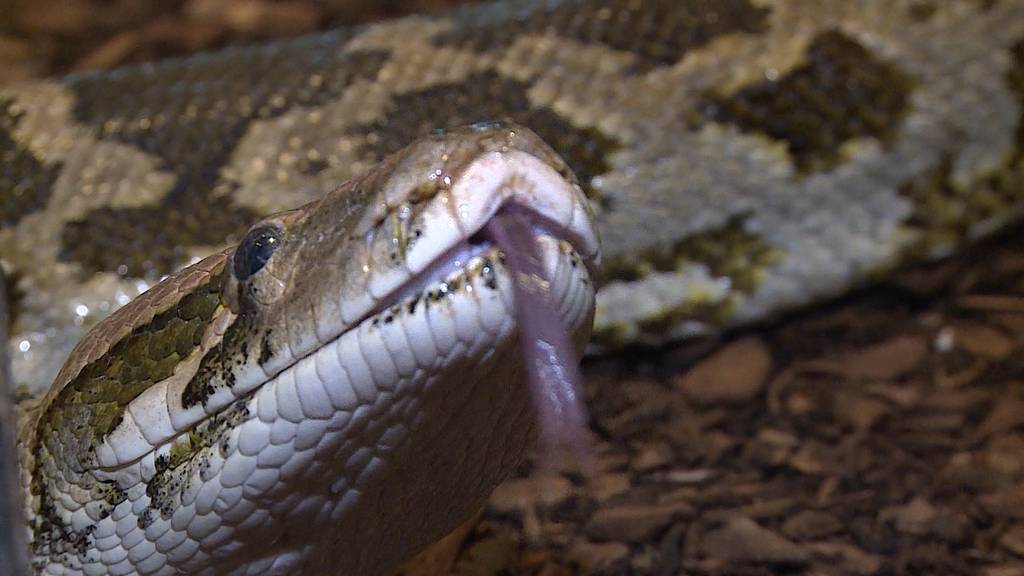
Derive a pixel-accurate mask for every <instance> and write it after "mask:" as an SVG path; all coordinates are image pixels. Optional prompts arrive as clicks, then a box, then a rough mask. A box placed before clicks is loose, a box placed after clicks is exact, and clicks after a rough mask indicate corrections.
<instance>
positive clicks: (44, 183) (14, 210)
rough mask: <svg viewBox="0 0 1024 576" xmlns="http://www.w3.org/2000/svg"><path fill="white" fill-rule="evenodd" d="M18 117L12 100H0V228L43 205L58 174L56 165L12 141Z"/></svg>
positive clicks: (58, 168)
mask: <svg viewBox="0 0 1024 576" xmlns="http://www.w3.org/2000/svg"><path fill="white" fill-rule="evenodd" d="M21 116H22V114H21V113H18V112H16V111H15V110H14V102H13V100H11V99H0V167H2V169H0V229H3V228H7V227H10V226H15V225H17V224H18V222H19V221H20V220H21V219H22V218H23V217H25V216H26V215H28V214H31V213H33V212H36V211H38V210H40V209H42V208H43V207H45V206H46V203H47V202H48V201H49V199H50V194H51V193H52V192H53V184H54V182H56V181H57V176H58V175H59V174H60V168H61V166H60V164H55V165H52V166H47V165H45V164H44V163H43V162H42V161H41V160H39V159H38V158H36V156H35V154H33V153H32V151H30V150H28V149H26V148H22V147H21V146H19V145H18V143H17V142H16V141H15V140H14V134H13V132H14V129H15V128H16V127H17V125H18V122H20V121H21Z"/></svg>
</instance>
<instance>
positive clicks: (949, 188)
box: [900, 39, 1024, 257]
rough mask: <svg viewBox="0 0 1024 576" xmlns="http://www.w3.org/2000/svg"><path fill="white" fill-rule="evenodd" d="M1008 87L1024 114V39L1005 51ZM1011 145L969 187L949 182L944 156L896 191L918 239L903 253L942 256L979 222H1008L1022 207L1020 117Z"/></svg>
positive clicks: (1023, 124) (1023, 122) (1023, 132)
mask: <svg viewBox="0 0 1024 576" xmlns="http://www.w3.org/2000/svg"><path fill="white" fill-rule="evenodd" d="M1010 54H1011V57H1012V65H1011V66H1010V70H1009V71H1008V72H1007V84H1008V85H1009V86H1010V89H1011V90H1012V91H1013V93H1014V94H1015V96H1016V97H1017V102H1018V105H1019V109H1020V110H1024V39H1022V40H1021V41H1019V42H1017V43H1016V44H1014V45H1013V46H1012V47H1011V49H1010ZM1014 134H1015V146H1014V149H1013V150H1012V151H1011V152H1010V154H1009V155H1008V156H1007V158H1006V159H1005V161H1004V162H1003V163H1002V164H1001V165H1000V166H999V167H997V168H996V169H995V170H993V171H991V172H990V173H988V174H985V175H982V176H981V177H979V178H975V179H973V180H972V181H971V182H969V183H968V184H963V183H957V182H956V181H954V179H953V178H952V172H953V161H952V158H951V157H950V156H948V155H947V156H946V157H945V158H944V159H943V161H942V162H940V163H939V165H938V166H937V167H936V168H935V169H933V170H931V171H930V172H929V173H927V174H925V175H924V176H922V177H919V178H916V179H914V180H912V181H910V182H908V183H906V184H904V186H903V187H901V188H900V193H901V194H902V195H903V196H904V197H906V198H908V199H909V200H910V201H911V202H912V205H913V213H912V214H911V216H910V218H909V219H908V220H907V221H906V222H905V225H907V226H908V227H910V228H912V229H913V230H915V231H917V232H918V233H919V234H920V236H919V238H918V239H917V240H916V241H915V242H914V243H913V244H912V245H911V246H910V247H909V248H908V249H907V251H908V253H909V254H910V255H911V256H913V257H928V256H930V255H933V254H935V253H943V252H945V251H947V250H949V249H951V248H952V247H954V246H958V245H960V244H962V243H963V242H964V240H967V239H969V237H970V236H971V232H972V230H973V229H974V228H975V227H976V226H977V225H978V224H980V223H983V222H986V221H989V220H994V219H999V218H1008V217H1010V216H1011V215H1012V214H1013V213H1014V211H1015V210H1016V211H1020V209H1021V206H1022V204H1024V114H1021V115H1020V116H1019V117H1018V120H1017V127H1016V131H1015V133H1014Z"/></svg>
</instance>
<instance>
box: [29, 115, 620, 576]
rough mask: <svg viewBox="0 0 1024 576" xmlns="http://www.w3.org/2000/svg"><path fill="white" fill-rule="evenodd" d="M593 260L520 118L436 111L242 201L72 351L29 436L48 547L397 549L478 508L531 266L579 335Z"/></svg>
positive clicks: (362, 570) (88, 557) (561, 189)
mask: <svg viewBox="0 0 1024 576" xmlns="http://www.w3.org/2000/svg"><path fill="white" fill-rule="evenodd" d="M511 214H515V217H514V219H512V217H511V216H509V215H511ZM513 222H514V223H515V226H512V228H515V232H514V233H512V234H503V233H502V232H501V230H505V231H508V230H510V229H511V228H509V226H507V225H503V224H510V223H513ZM499 237H502V238H505V240H500V241H499ZM510 238H511V240H509V239H510ZM499 242H505V245H504V248H505V250H503V249H502V248H503V247H502V246H499V245H498V243H499ZM513 248H514V250H513ZM521 248H522V249H524V250H525V251H521V250H520V249H521ZM513 251H514V252H516V253H520V252H522V253H528V254H529V257H530V258H531V259H532V260H533V262H534V264H532V265H530V266H532V267H526V266H523V267H520V269H518V270H514V269H512V266H511V264H510V262H509V261H508V260H510V259H507V258H506V256H512V255H513V254H512V253H513ZM506 253H507V254H506ZM599 265H600V248H599V244H598V240H597V237H596V235H595V233H594V229H593V226H592V224H591V213H590V210H589V206H588V204H587V200H586V198H585V197H584V195H583V193H582V191H581V190H580V187H579V185H578V184H577V183H576V180H575V178H574V177H573V176H572V174H571V172H570V171H569V169H568V168H567V167H566V165H565V163H564V162H563V161H562V160H561V159H560V158H559V157H558V156H557V155H556V154H555V153H554V152H552V151H551V149H550V148H548V147H547V146H546V145H545V144H544V143H543V142H541V140H540V139H539V138H538V137H537V136H535V135H534V134H533V133H532V132H530V131H529V130H527V129H525V128H521V127H518V126H512V125H503V124H491V125H478V126H473V127H468V128H463V129H457V130H452V131H449V132H445V133H437V134H434V135H431V136H430V137H428V138H425V139H423V140H421V141H420V142H418V143H415V144H412V145H411V146H409V147H408V148H406V149H404V150H402V151H400V152H398V153H397V154H395V155H393V156H391V157H390V158H388V159H386V160H385V161H383V162H382V163H381V164H380V165H378V166H377V167H375V168H374V169H372V170H371V171H370V172H368V173H366V174H364V175H363V176H361V177H358V178H356V179H354V180H352V181H350V182H348V183H346V184H344V185H342V186H341V187H339V188H338V189H336V190H333V191H331V192H329V193H327V194H326V195H325V196H324V197H323V198H321V199H320V200H318V201H316V202H313V203H310V204H308V205H306V206H303V207H301V208H298V209H295V210H292V211H289V212H286V213H282V214H278V215H275V216H271V217H269V218H266V219H264V220H262V221H260V222H258V223H256V224H254V225H253V226H252V228H251V229H250V230H249V232H248V233H247V234H246V236H245V237H244V238H243V240H242V242H241V243H240V244H239V245H238V246H237V247H236V248H234V249H233V250H229V251H227V252H225V253H222V254H218V255H215V256H212V257H210V258H208V259H207V260H204V261H202V262H200V263H198V264H196V265H195V266H193V267H191V268H188V269H185V270H184V271H182V272H181V273H179V274H177V275H175V276H172V277H171V278H169V279H167V280H166V281H165V282H164V283H163V284H161V285H158V286H156V287H154V289H153V293H152V294H151V295H149V296H143V297H142V298H140V299H139V300H137V301H135V302H133V303H131V304H129V305H128V306H126V307H125V308H123V309H122V310H120V311H118V312H117V313H115V314H114V315H113V316H111V318H110V319H108V321H105V322H104V323H101V324H100V325H98V326H97V329H96V330H97V331H98V334H99V335H97V336H93V337H91V339H90V338H89V337H87V339H86V341H84V342H83V343H82V344H81V345H80V348H81V350H82V351H81V352H80V353H79V354H80V356H79V358H78V360H73V361H72V362H71V363H69V366H68V367H66V368H65V371H64V373H62V378H63V380H62V381H61V382H58V384H57V385H56V386H55V387H54V392H52V394H51V397H50V398H49V404H48V408H44V410H43V416H42V417H41V418H40V420H39V422H40V425H39V430H40V431H41V432H40V435H39V441H38V442H37V443H36V445H35V446H36V449H35V451H34V453H33V456H32V458H31V459H34V460H35V462H36V463H37V464H35V468H34V469H35V471H36V477H37V478H41V479H44V480H41V481H39V482H37V483H35V484H34V485H33V492H35V495H36V496H37V498H36V500H35V502H36V506H37V509H38V510H46V512H45V513H40V514H38V515H39V516H43V517H45V518H44V519H45V522H44V521H40V522H39V523H38V524H37V528H36V533H35V534H36V536H35V539H34V544H33V545H34V548H35V551H36V553H37V557H48V558H53V559H57V560H54V561H56V562H61V563H64V562H72V563H73V564H74V565H75V566H86V565H89V564H90V562H96V563H98V562H100V559H99V557H98V556H97V555H96V554H94V553H95V552H96V550H98V549H109V548H104V547H115V548H116V547H117V546H122V547H125V550H126V551H127V544H126V543H128V542H132V543H134V542H144V543H145V542H148V543H149V544H144V545H145V546H148V547H147V548H146V551H147V552H148V553H149V555H148V556H146V557H145V558H135V557H133V556H132V552H131V551H127V555H126V556H125V557H126V558H127V559H128V560H127V561H130V562H136V561H137V562H139V563H140V564H141V563H142V562H144V561H145V562H148V563H149V564H146V566H149V565H165V566H168V567H171V568H173V569H175V570H180V571H184V572H186V573H193V572H195V571H197V570H199V569H204V570H213V571H216V572H228V571H232V570H239V571H250V572H251V571H254V570H271V571H274V572H287V573H325V572H326V571H328V570H330V571H331V572H335V573H349V574H378V573H384V572H386V571H388V570H390V569H392V568H394V567H395V566H396V565H397V563H399V562H401V561H402V560H404V559H405V558H407V557H408V556H410V555H411V554H413V553H414V552H415V551H417V550H418V549H419V548H421V547H422V546H424V545H426V544H428V543H429V542H431V541H433V540H434V539H436V538H438V537H440V536H442V535H443V534H445V533H446V532H448V531H449V530H451V529H453V528H454V527H455V526H457V525H458V524H460V523H461V522H462V521H463V520H464V519H465V518H466V517H468V516H469V515H470V514H472V513H473V512H475V511H476V510H478V509H479V507H480V506H482V505H483V503H484V502H485V501H486V499H487V497H488V495H489V494H490V491H491V490H492V489H493V487H494V486H495V485H497V483H498V482H500V481H501V480H502V479H503V478H505V477H506V476H507V475H508V474H509V473H510V472H511V471H512V469H513V468H514V467H515V465H516V464H517V463H518V462H519V460H520V458H521V456H522V455H523V453H524V451H525V450H526V449H527V448H528V447H529V446H530V444H531V442H532V440H533V438H534V437H535V428H536V421H537V418H536V416H537V409H536V405H535V403H534V402H533V400H532V395H531V392H530V390H529V387H528V386H526V385H525V380H526V379H527V376H526V374H527V370H526V368H525V367H524V365H525V364H527V362H525V361H524V357H523V353H522V351H523V349H524V347H523V346H521V341H522V338H520V337H519V336H520V335H519V332H520V331H521V328H522V326H523V325H525V324H523V325H521V323H520V321H519V320H520V318H522V316H520V315H517V313H516V307H517V302H516V300H517V299H521V300H522V301H521V302H519V303H518V306H519V307H520V308H524V307H531V306H533V304H536V303H538V302H539V300H533V301H531V300H529V299H528V297H523V296H522V295H521V294H520V293H521V292H522V290H519V288H522V287H523V286H524V285H525V284H524V283H526V282H529V281H536V282H539V283H540V284H543V285H544V294H545V296H544V300H545V303H544V304H543V305H544V306H547V308H544V310H547V312H543V313H541V314H540V315H537V314H534V318H538V317H541V318H543V317H557V320H558V323H559V325H560V326H563V327H564V329H563V328H560V330H564V339H565V341H566V342H567V343H568V344H566V345H563V346H561V348H562V349H575V350H576V351H579V350H581V349H582V347H583V345H584V343H585V341H586V339H587V338H588V336H589V332H590V329H591V324H592V320H593V310H594V286H593V283H592V282H591V277H592V275H593V274H594V273H595V272H596V271H597V270H598V267H599ZM524 272H525V273H526V274H525V276H528V278H523V277H517V275H519V276H523V275H524V274H523V273H524ZM129 328H130V329H129ZM539 333H540V332H538V334H539ZM154 354H155V355H156V356H157V357H156V358H151V357H150V356H151V355H154ZM563 354H566V353H563ZM158 368H159V370H158ZM160 370H162V371H160ZM67 494H73V496H72V497H70V499H69V497H67V496H66V495H67ZM79 500H81V502H79ZM69 502H74V503H70V504H69ZM410 510H415V511H416V512H415V514H413V515H410V513H409V512H410ZM69 541H75V542H77V543H79V544H81V545H80V546H78V545H76V546H78V548H76V549H75V550H72V551H68V550H67V549H65V547H62V546H61V544H62V543H64V542H69ZM381 542H388V543H389V544H388V545H387V546H382V545H381V544H380V543H381ZM135 554H138V555H140V556H141V553H135ZM161 563H162V564H161ZM132 565H133V566H135V565H134V564H132Z"/></svg>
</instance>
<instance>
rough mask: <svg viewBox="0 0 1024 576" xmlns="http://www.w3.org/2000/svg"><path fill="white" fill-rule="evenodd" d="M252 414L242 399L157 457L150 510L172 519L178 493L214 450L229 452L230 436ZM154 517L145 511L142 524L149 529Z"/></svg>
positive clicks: (149, 491)
mask: <svg viewBox="0 0 1024 576" xmlns="http://www.w3.org/2000/svg"><path fill="white" fill-rule="evenodd" d="M248 416H249V409H248V408H247V407H246V401H244V400H242V401H238V402H235V403H234V404H232V405H231V406H230V407H228V408H226V409H224V410H221V411H220V412H217V413H216V414H214V415H213V416H211V417H210V418H207V419H206V420H203V421H202V422H200V423H199V424H197V425H196V426H195V427H194V428H192V429H191V430H189V431H188V432H187V433H185V434H183V435H182V436H180V437H178V438H177V439H175V440H174V443H173V444H172V445H171V448H170V451H169V452H168V453H167V455H161V456H158V457H157V459H156V463H155V468H156V473H155V474H154V475H153V477H152V478H151V479H150V481H149V482H148V483H147V484H146V494H147V495H148V496H149V498H150V503H149V507H150V509H151V510H155V511H157V512H159V514H160V516H161V518H164V519H165V520H166V519H168V518H170V517H171V515H173V514H174V510H175V509H176V508H177V504H178V502H176V501H175V496H178V495H180V494H181V493H182V492H183V491H185V490H187V489H188V488H189V485H188V483H189V482H190V481H191V480H192V478H193V477H194V476H195V475H196V473H199V474H202V472H203V470H204V469H205V467H207V466H209V456H210V453H211V451H212V450H221V455H222V456H223V455H225V454H226V452H227V450H226V448H227V446H226V444H225V442H226V440H227V435H228V434H229V433H230V432H231V430H233V429H234V428H236V427H237V426H238V425H239V424H241V423H242V421H243V420H245V419H246V418H247V417H248ZM152 519H153V518H152V515H151V514H143V515H142V516H140V519H139V522H140V527H141V528H145V526H141V524H146V523H148V522H150V521H152Z"/></svg>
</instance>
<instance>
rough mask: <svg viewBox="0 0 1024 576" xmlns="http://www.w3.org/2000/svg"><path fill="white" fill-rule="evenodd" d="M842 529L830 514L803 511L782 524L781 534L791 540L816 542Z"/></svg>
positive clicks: (837, 520) (840, 524) (836, 519)
mask: <svg viewBox="0 0 1024 576" xmlns="http://www.w3.org/2000/svg"><path fill="white" fill-rule="evenodd" d="M843 527H844V526H843V523H842V522H841V521H839V519H838V518H836V517H835V516H833V515H832V514H829V513H827V512H819V511H817V510H804V511H802V512H798V513H797V514H795V515H793V516H791V517H790V518H788V519H786V521H785V522H783V523H782V533H783V534H785V535H786V536H787V537H789V538H792V539H793V540H818V539H821V538H825V537H826V536H831V535H833V534H836V533H837V532H840V531H841V530H842V529H843Z"/></svg>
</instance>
